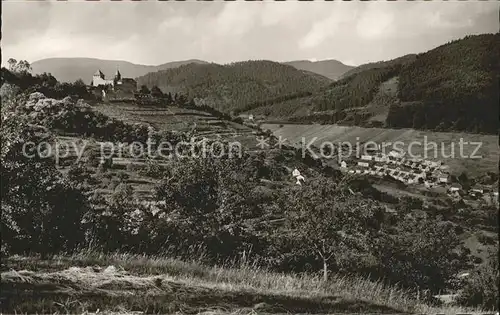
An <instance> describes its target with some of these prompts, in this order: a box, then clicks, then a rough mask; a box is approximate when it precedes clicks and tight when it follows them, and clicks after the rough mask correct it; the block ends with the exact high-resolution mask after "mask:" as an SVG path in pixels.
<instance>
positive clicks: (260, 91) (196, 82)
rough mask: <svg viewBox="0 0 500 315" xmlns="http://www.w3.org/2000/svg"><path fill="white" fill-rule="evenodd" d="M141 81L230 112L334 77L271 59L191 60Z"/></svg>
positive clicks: (306, 90)
mask: <svg viewBox="0 0 500 315" xmlns="http://www.w3.org/2000/svg"><path fill="white" fill-rule="evenodd" d="M137 81H138V82H137V83H138V84H139V85H146V86H148V87H149V88H152V87H153V86H158V87H159V88H160V89H162V90H163V92H182V93H184V94H187V96H188V97H191V98H197V99H199V100H200V101H201V102H204V103H205V104H207V105H210V106H212V107H215V108H217V109H219V110H221V111H225V112H227V113H229V112H234V113H237V112H238V111H242V110H248V109H251V108H253V107H256V106H261V104H260V102H263V101H266V102H267V101H270V100H271V101H272V102H276V101H282V100H286V99H288V98H291V97H298V96H304V95H308V94H310V93H312V92H314V91H317V90H318V89H320V88H321V87H324V86H327V85H328V84H330V83H331V82H332V81H331V80H330V79H328V78H326V77H324V76H321V75H319V74H316V73H312V72H308V71H305V70H299V69H297V68H295V67H293V66H290V65H286V64H283V63H278V62H273V61H269V60H251V61H243V62H235V63H231V64H226V65H219V64H215V63H210V64H193V63H192V64H188V65H183V66H181V67H177V68H171V69H168V70H162V71H158V72H150V73H148V74H146V75H144V76H142V77H139V78H137Z"/></svg>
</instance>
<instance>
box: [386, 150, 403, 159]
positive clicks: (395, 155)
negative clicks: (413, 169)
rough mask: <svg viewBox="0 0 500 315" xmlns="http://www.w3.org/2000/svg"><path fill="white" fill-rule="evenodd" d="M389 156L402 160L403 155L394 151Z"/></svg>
mask: <svg viewBox="0 0 500 315" xmlns="http://www.w3.org/2000/svg"><path fill="white" fill-rule="evenodd" d="M388 155H389V156H392V157H395V158H400V157H402V155H401V153H399V152H397V151H394V150H392V151H391V152H389V154H388Z"/></svg>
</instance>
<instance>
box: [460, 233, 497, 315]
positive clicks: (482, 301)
mask: <svg viewBox="0 0 500 315" xmlns="http://www.w3.org/2000/svg"><path fill="white" fill-rule="evenodd" d="M496 245H497V247H498V243H497V244H496ZM499 281H500V273H499V271H498V253H497V252H490V253H489V255H488V261H487V262H486V263H485V264H482V265H481V266H479V267H478V268H477V269H476V270H474V271H473V272H472V273H471V274H470V275H469V277H468V278H467V279H466V282H465V286H464V288H463V290H462V292H461V294H460V297H459V301H460V302H461V303H462V304H465V305H469V306H480V307H482V308H483V309H488V310H497V311H498V309H499V305H498V293H499V292H498V283H499Z"/></svg>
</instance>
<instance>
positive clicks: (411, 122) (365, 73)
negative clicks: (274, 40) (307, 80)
mask: <svg viewBox="0 0 500 315" xmlns="http://www.w3.org/2000/svg"><path fill="white" fill-rule="evenodd" d="M498 51H500V33H494V34H481V35H469V36H465V37H464V38H462V39H457V40H453V41H450V42H448V43H446V44H443V45H441V46H438V47H436V48H434V49H431V50H429V51H427V52H424V53H420V54H416V55H415V54H409V55H405V56H402V57H399V58H396V59H393V60H388V61H381V62H375V63H368V64H365V65H361V66H359V67H356V68H354V69H351V70H350V71H348V72H346V73H345V74H344V75H342V77H341V78H340V79H339V80H337V81H335V82H333V83H331V84H329V85H328V86H326V87H324V88H322V89H321V90H319V91H316V92H314V93H312V94H310V95H306V96H300V97H296V98H288V99H286V100H283V101H279V102H277V101H275V102H262V103H261V104H262V106H260V107H254V108H252V109H250V110H248V111H247V113H248V114H250V113H251V114H254V115H259V116H260V115H262V116H266V117H268V118H270V119H278V120H279V121H295V122H306V123H322V124H343V125H356V126H365V127H389V128H414V129H421V130H434V131H465V132H472V133H488V134H495V133H497V132H498V115H499V107H498V99H499V86H498V80H499V78H500V76H499V74H498V73H500V59H499V58H498Z"/></svg>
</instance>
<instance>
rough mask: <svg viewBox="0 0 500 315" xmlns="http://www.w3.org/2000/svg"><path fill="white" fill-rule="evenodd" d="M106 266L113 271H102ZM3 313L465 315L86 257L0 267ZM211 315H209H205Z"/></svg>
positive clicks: (264, 277)
mask: <svg viewBox="0 0 500 315" xmlns="http://www.w3.org/2000/svg"><path fill="white" fill-rule="evenodd" d="M108 266H114V267H109V268H107V269H105V268H106V267H108ZM2 298H3V299H4V302H3V303H2V311H3V312H16V313H37V312H38V313H54V312H66V313H75V312H86V311H92V312H95V311H97V310H100V311H101V312H102V311H115V312H121V313H123V312H130V311H141V312H146V313H163V314H165V313H175V312H180V313H191V314H196V313H202V312H211V314H216V313H224V314H227V313H235V314H240V313H241V314H243V313H245V314H248V313H255V311H258V312H259V313H275V314H276V313H295V314H297V313H316V314H320V313H323V314H326V313H333V312H335V313H425V314H430V313H434V314H436V313H445V314H457V313H464V312H465V313H467V312H469V313H470V312H471V311H474V310H466V309H463V308H451V307H446V308H437V307H433V306H430V305H428V304H425V303H424V302H423V301H420V300H419V299H418V298H415V297H414V294H410V293H409V292H407V291H404V290H401V289H398V288H394V287H388V286H385V285H383V284H382V283H380V282H373V281H369V280H366V279H362V278H354V277H339V276H335V275H333V276H332V278H331V280H330V281H329V282H328V283H324V282H323V281H322V280H321V278H320V277H316V276H314V275H304V274H301V275H288V274H280V273H273V272H269V271H267V270H265V269H262V268H259V267H257V266H252V265H245V264H244V265H241V266H238V267H230V266H212V267H209V266H204V265H201V264H199V263H197V262H183V261H179V260H175V259H171V258H166V257H147V256H138V255H128V254H110V255H103V254H98V253H84V254H77V255H73V256H57V257H54V258H53V259H51V260H40V259H38V258H34V257H19V256H13V257H10V258H8V259H6V260H5V262H3V264H2ZM207 314H208V313H207Z"/></svg>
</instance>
